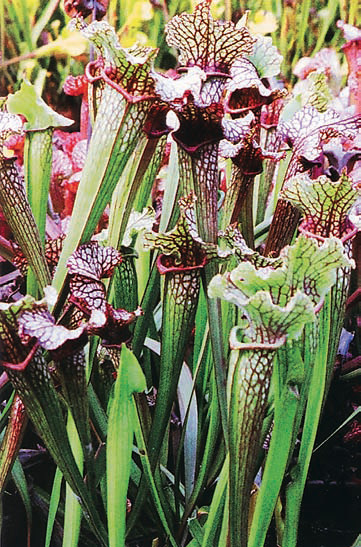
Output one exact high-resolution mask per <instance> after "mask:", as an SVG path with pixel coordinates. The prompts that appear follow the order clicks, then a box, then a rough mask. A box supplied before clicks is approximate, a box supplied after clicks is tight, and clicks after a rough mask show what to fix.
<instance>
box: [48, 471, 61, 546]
mask: <svg viewBox="0 0 361 547" xmlns="http://www.w3.org/2000/svg"><path fill="white" fill-rule="evenodd" d="M62 480H63V474H62V472H61V471H60V469H59V467H57V468H56V471H55V476H54V481H53V487H52V489H51V496H50V503H49V512H48V520H47V523H46V536H45V544H44V547H50V545H51V536H52V534H53V529H54V522H55V517H56V513H57V510H58V506H59V501H60V491H61V483H62Z"/></svg>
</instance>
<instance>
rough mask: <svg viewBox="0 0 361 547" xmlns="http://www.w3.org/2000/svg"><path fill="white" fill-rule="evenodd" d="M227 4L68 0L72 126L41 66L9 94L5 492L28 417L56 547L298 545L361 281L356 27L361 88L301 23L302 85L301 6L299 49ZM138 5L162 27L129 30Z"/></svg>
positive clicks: (4, 192) (0, 331)
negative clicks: (60, 545)
mask: <svg viewBox="0 0 361 547" xmlns="http://www.w3.org/2000/svg"><path fill="white" fill-rule="evenodd" d="M228 4H229V3H226V11H225V14H226V16H227V19H228V20H226V21H223V20H220V19H217V18H214V16H213V14H214V13H215V12H216V11H217V9H218V8H219V3H217V5H216V4H214V5H213V4H212V1H211V0H200V1H198V2H196V3H195V6H194V10H193V12H192V13H180V14H178V13H176V11H177V9H178V8H175V6H174V3H173V2H168V3H167V5H166V4H165V3H164V6H163V7H162V6H161V5H160V4H159V5H158V4H157V3H152V6H150V5H149V6H148V4H147V3H145V2H139V3H138V2H137V3H136V7H137V8H135V7H134V10H135V11H134V12H132V15H131V17H130V16H129V18H128V19H127V20H124V21H123V14H122V13H120V12H119V13H118V12H117V9H116V8H114V4H113V3H111V2H110V4H109V6H110V7H109V10H108V3H107V2H98V3H97V2H95V3H94V2H93V3H92V2H72V1H67V2H66V3H65V11H66V13H67V14H68V15H69V16H70V17H72V19H71V21H70V22H69V25H68V27H69V32H71V33H73V35H74V36H77V37H78V38H77V39H78V40H79V41H80V42H81V43H83V41H84V40H86V42H87V43H88V44H89V58H88V59H87V62H86V63H84V62H83V61H84V58H85V57H84V56H83V57H80V58H79V57H78V59H77V65H76V64H75V62H74V66H78V70H77V73H74V74H71V75H69V74H66V76H67V78H66V79H65V83H64V92H65V93H66V95H67V97H68V98H69V97H72V98H75V99H76V100H78V101H79V102H78V105H79V107H80V109H81V112H80V115H79V119H78V121H79V123H78V125H76V124H74V126H72V125H71V124H72V120H71V119H70V118H69V115H68V113H66V114H67V116H66V117H65V116H64V115H62V114H60V113H57V112H56V111H54V110H53V109H52V108H50V106H49V105H48V104H47V103H46V101H44V100H43V99H42V98H41V97H40V94H39V92H38V89H39V80H37V81H36V82H35V81H34V84H31V83H30V82H29V81H27V80H24V81H23V82H22V83H21V84H20V83H19V85H18V86H16V87H18V88H19V89H18V90H17V91H15V92H14V93H11V94H9V95H8V96H7V97H6V98H4V100H1V102H0V197H1V210H2V211H1V212H2V217H3V220H2V223H1V224H0V230H1V231H0V253H1V256H2V257H3V258H2V263H3V264H4V265H5V267H6V274H5V275H4V276H2V277H0V281H1V285H0V296H1V302H0V344H1V345H0V350H1V365H2V376H1V377H0V379H1V382H0V391H1V392H2V389H3V386H7V387H6V391H4V394H5V395H4V397H3V400H4V410H3V412H2V415H1V420H0V424H1V427H2V431H3V436H2V441H1V446H0V462H1V466H0V468H1V471H0V477H1V478H0V485H1V492H2V493H3V492H4V491H5V488H6V484H7V482H8V481H9V480H10V477H11V476H16V475H14V470H15V473H16V472H19V467H18V466H19V461H18V459H17V458H18V453H19V450H20V447H21V446H22V443H23V442H25V441H23V439H24V433H25V431H26V430H27V424H28V421H29V420H30V422H32V424H33V426H34V428H35V431H36V435H37V439H38V441H39V443H42V444H43V445H44V446H45V448H46V450H47V451H48V452H49V454H50V456H51V457H52V459H53V460H54V462H55V465H56V468H57V471H56V474H55V477H54V483H53V487H52V492H51V493H50V492H49V493H47V494H46V496H45V494H44V496H43V497H44V503H45V504H46V505H47V509H48V513H49V516H48V520H47V529H46V532H45V536H46V538H45V540H44V541H45V543H44V544H45V545H51V544H52V543H51V541H52V537H53V538H54V541H55V543H54V545H55V544H57V543H56V542H58V540H59V538H58V537H57V534H58V533H59V532H58V528H59V527H60V528H62V534H63V538H64V540H63V541H64V542H67V544H69V545H83V544H86V543H87V542H90V543H91V544H92V543H93V542H96V543H97V544H99V545H109V546H110V547H121V546H122V545H124V546H125V545H128V544H129V545H131V544H133V543H134V542H136V541H138V540H139V538H140V537H142V538H143V539H144V540H145V541H147V542H149V541H150V542H155V543H159V544H162V545H171V546H172V547H180V546H186V545H189V546H190V547H196V546H198V547H199V546H200V547H208V546H210V545H220V546H221V545H222V546H223V545H229V546H230V547H263V546H264V545H265V544H266V536H267V533H268V532H269V531H270V530H272V529H274V531H275V534H276V536H277V544H278V545H282V546H283V547H296V545H297V540H298V535H297V534H298V526H299V522H300V510H301V504H302V496H303V492H304V489H305V486H306V479H307V473H308V470H309V466H310V460H311V456H312V450H313V447H314V444H315V440H316V433H317V427H318V424H319V422H320V419H321V416H322V412H325V408H326V407H325V402H326V398H327V393H328V390H329V388H330V385H331V382H332V378H333V370H334V365H335V359H336V353H337V348H338V344H339V340H340V336H341V338H342V336H343V335H344V334H343V335H341V332H344V331H342V327H343V326H344V327H345V326H347V323H345V321H344V320H345V308H346V302H347V298H348V295H349V291H350V290H351V291H355V292H354V294H356V295H357V290H358V288H357V287H356V288H355V287H354V284H355V282H354V278H355V279H356V278H357V279H358V277H359V275H358V270H356V274H355V276H354V275H353V273H352V270H353V269H355V266H358V264H359V259H358V254H357V252H358V251H357V249H358V235H359V234H358V229H359V226H360V222H359V215H358V211H359V204H358V202H359V192H360V179H359V174H360V160H361V116H360V114H359V111H358V110H357V93H356V92H355V89H356V87H355V86H356V84H355V74H356V73H357V71H355V69H354V63H353V57H352V58H351V59H349V57H350V56H352V55H353V54H354V52H355V48H357V47H358V44H359V35H358V34H357V33H358V32H359V30H358V29H356V27H353V26H352V25H349V26H350V28H351V30H352V29H354V31H353V32H354V33H356V36H357V37H356V39H355V40H354V41H353V42H352V44H351V45H350V46H349V45H348V46H347V47H346V46H345V52H346V54H347V56H348V62H349V69H350V75H349V88H350V89H349V91H350V92H349V94H347V92H345V91H341V80H340V78H338V74H337V69H336V68H335V67H337V66H339V65H338V64H337V63H338V62H339V60H338V56H337V55H338V54H337V53H336V51H335V50H332V51H333V53H332V54H331V53H330V52H329V51H328V50H321V51H320V52H319V53H317V54H316V55H315V56H314V57H312V58H300V57H301V49H300V44H301V43H302V40H301V37H304V34H305V32H306V29H305V28H304V27H303V25H302V26H301V28H300V30H299V34H298V39H297V41H296V42H294V47H295V48H296V49H295V61H296V60H297V59H300V60H299V61H298V63H297V64H296V63H295V65H296V66H295V67H294V74H295V75H297V76H299V78H300V81H299V82H298V83H297V84H296V85H295V86H294V87H293V86H292V84H293V81H292V82H291V80H290V78H289V80H287V77H289V75H290V71H289V70H288V69H287V63H288V61H289V55H288V52H287V48H286V47H285V42H284V35H283V34H284V33H285V32H286V29H287V28H288V26H287V25H289V24H290V20H288V18H289V17H290V12H289V10H288V9H287V10H286V7H285V8H283V9H284V13H283V15H282V17H283V27H282V33H283V34H282V37H281V38H282V39H281V40H279V41H278V45H279V46H280V48H281V50H282V53H283V55H284V56H282V55H281V54H280V52H279V49H278V48H277V47H276V45H274V44H273V43H272V39H271V37H269V36H265V35H264V34H267V33H270V32H272V33H273V36H275V37H277V31H276V32H274V29H273V27H272V29H273V30H269V29H268V27H267V24H266V23H265V24H266V31H265V32H264V33H263V34H259V33H257V32H255V31H254V28H255V23H254V16H253V14H252V13H248V12H245V13H244V14H242V17H239V20H238V22H236V23H235V22H233V20H232V21H231V20H230V13H228V12H229V9H230V7H232V6H230V4H229V5H228ZM302 4H303V3H302ZM305 4H306V3H305ZM138 8H139V10H138ZM146 8H147V9H151V10H152V11H151V15H149V13H148V12H147V11H146ZM114 9H115V12H117V13H118V15H117V17H118V18H119V21H123V23H122V24H123V26H122V28H121V29H120V31H119V32H117V30H116V29H115V28H114V27H113V26H112V24H111V23H110V22H108V21H107V20H105V19H104V16H105V13H106V12H107V10H108V19H109V21H111V20H112V18H113V16H114V13H115V12H114V13H113V11H114ZM295 9H296V8H295ZM234 15H236V14H234ZM238 15H239V14H238ZM137 17H138V18H142V17H144V19H142V23H141V24H142V25H143V26H142V27H141V28H143V29H144V28H147V21H149V20H150V19H149V17H158V18H159V21H162V25H163V24H164V29H162V31H161V32H159V36H158V37H157V36H156V33H155V32H153V33H152V38H149V40H148V42H147V43H144V41H143V43H137V44H132V45H131V44H129V43H128V38H127V37H129V33H131V32H132V30H131V29H132V28H133V27H132V25H133V26H134V25H135V26H136V24H138V23H136V21H138V19H137ZM147 17H148V19H147ZM340 26H341V27H342V29H343V31H344V33H345V36H346V34H347V36H348V30H349V29H348V26H347V23H340ZM270 28H271V27H270ZM302 29H303V30H302ZM301 31H302V32H301ZM350 32H351V31H350ZM138 34H139V36H140V37H142V33H141V32H140V33H138ZM143 34H144V33H143ZM301 34H302V36H301ZM325 35H326V33H325ZM157 40H158V42H157ZM351 41H352V40H351ZM156 44H157V45H158V46H159V48H160V50H158V48H157V47H155V45H156ZM321 45H322V44H321ZM321 45H320V47H321ZM166 47H167V48H168V49H167V52H168V53H167V54H165V51H166V50H165V48H166ZM351 50H352V51H351ZM170 59H174V62H175V63H176V64H175V68H169V64H168V65H167V63H169V62H170ZM335 59H336V60H335ZM82 63H83V64H82ZM79 66H81V67H82V69H83V72H81V71H80V70H79ZM160 67H164V70H162V68H160ZM166 69H167V70H166ZM74 72H75V71H74ZM356 76H357V74H356ZM63 79H64V78H63ZM346 91H347V90H346ZM80 102H81V106H80ZM2 217H1V218H0V220H1V219H2ZM353 253H355V256H354V254H353ZM356 283H357V282H356ZM353 298H354V299H355V298H356V299H357V296H355V297H353ZM10 386H11V388H10ZM4 389H5V388H4ZM12 391H13V395H11V396H9V395H8V394H9V393H10V394H11V392H12ZM7 416H9V420H8V421H7ZM26 438H27V437H26V436H25V439H26ZM12 470H13V471H12ZM11 474H12V475H11ZM22 477H23V483H22V488H23V491H25V492H26V493H27V484H26V478H25V475H24V474H22ZM63 479H64V481H65V482H66V485H67V486H66V489H65V490H64V491H63V490H62V489H61V481H62V480H63ZM24 495H25V498H26V494H24ZM74 495H75V497H74ZM25 498H24V499H25ZM30 510H31V504H30ZM63 512H64V518H63V517H62V514H63ZM29 519H30V517H29ZM55 522H57V526H55ZM27 538H28V539H27V543H28V545H30V539H31V530H30V520H29V525H28V536H27Z"/></svg>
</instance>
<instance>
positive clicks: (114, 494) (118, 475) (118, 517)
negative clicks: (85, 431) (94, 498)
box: [107, 346, 146, 547]
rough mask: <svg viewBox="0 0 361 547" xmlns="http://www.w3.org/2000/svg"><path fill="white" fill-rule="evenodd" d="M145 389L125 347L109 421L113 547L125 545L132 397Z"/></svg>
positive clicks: (109, 509)
mask: <svg viewBox="0 0 361 547" xmlns="http://www.w3.org/2000/svg"><path fill="white" fill-rule="evenodd" d="M145 388H146V383H145V378H144V375H143V373H142V370H141V368H140V366H139V363H138V361H137V359H136V357H135V356H134V354H133V353H132V352H131V351H130V350H128V349H127V348H126V346H123V347H122V352H121V358H120V364H119V369H118V376H117V380H116V382H115V387H114V396H113V398H112V401H111V405H110V410H109V421H108V441H107V507H108V510H107V513H108V526H109V545H110V547H123V546H124V545H125V515H126V502H127V491H128V482H129V477H130V464H131V455H132V446H133V436H134V427H135V426H134V420H135V415H134V411H135V408H134V402H133V393H134V392H140V391H144V389H145Z"/></svg>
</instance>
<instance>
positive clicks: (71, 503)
mask: <svg viewBox="0 0 361 547" xmlns="http://www.w3.org/2000/svg"><path fill="white" fill-rule="evenodd" d="M66 429H67V432H68V436H69V439H70V445H71V450H72V452H73V454H74V458H75V461H76V463H77V465H78V467H79V471H80V472H82V467H83V447H82V444H81V442H80V439H79V436H78V431H77V428H76V425H75V422H74V420H73V417H72V415H71V413H68V423H67V428H66ZM81 517H82V510H81V506H80V504H79V501H78V499H77V498H76V496H75V495H74V492H73V491H72V489H71V488H70V487H69V485H68V484H67V485H66V494H65V515H64V535H63V546H64V547H77V545H78V542H79V534H80V524H81Z"/></svg>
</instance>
